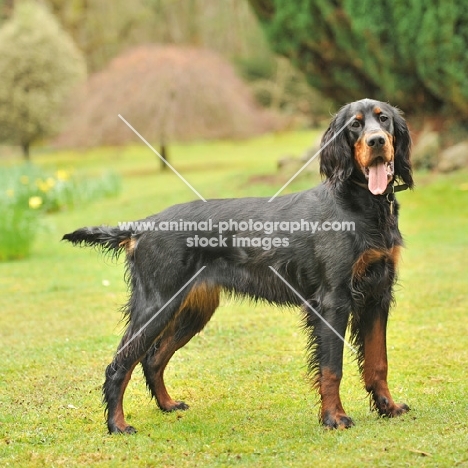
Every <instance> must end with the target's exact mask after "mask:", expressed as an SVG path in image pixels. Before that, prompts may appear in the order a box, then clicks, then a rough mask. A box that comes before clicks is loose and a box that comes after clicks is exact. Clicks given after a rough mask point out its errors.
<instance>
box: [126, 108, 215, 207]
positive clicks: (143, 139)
mask: <svg viewBox="0 0 468 468" xmlns="http://www.w3.org/2000/svg"><path fill="white" fill-rule="evenodd" d="M119 117H120V119H121V120H122V121H123V122H124V123H125V124H126V125H127V127H128V128H130V130H132V131H133V133H135V135H137V136H138V137H139V138H140V140H141V141H142V142H143V143H145V144H146V146H147V147H148V148H149V149H150V150H151V151H153V153H155V154H156V155H157V156H158V157H159V159H161V160H162V161H164V164H166V165H167V166H168V167H169V168H170V169H171V170H172V172H174V174H176V175H177V176H178V177H179V179H180V180H182V182H184V183H185V184H186V185H187V186H188V187H190V188H191V189H192V191H193V192H194V193H195V194H196V195H197V196H198V198H200V200H203V201H204V202H206V200H205V199H204V198H203V197H202V196H201V195H200V194H199V193H198V191H197V190H195V188H194V187H193V186H192V185H191V184H190V183H189V182H188V181H187V180H186V179H185V178H184V177H183V176H182V175H181V174H180V173H179V172H178V171H177V170H176V169H175V168H174V166H172V164H170V163H169V161H166V159H164V158H163V157H162V156H161V155H160V154H159V153H158V152H157V151H156V150H155V149H154V148H153V147H152V146H151V145H150V144H149V143H148V142H147V141H146V139H145V138H144V137H143V136H142V135H141V134H140V133H139V132H138V131H137V130H135V128H133V127H132V125H130V123H129V122H127V121H126V120H125V119H124V118H123V117H122V116H121V115H120V114H119Z"/></svg>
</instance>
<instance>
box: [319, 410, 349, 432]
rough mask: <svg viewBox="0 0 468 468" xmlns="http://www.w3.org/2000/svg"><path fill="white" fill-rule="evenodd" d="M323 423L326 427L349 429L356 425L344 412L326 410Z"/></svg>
mask: <svg viewBox="0 0 468 468" xmlns="http://www.w3.org/2000/svg"><path fill="white" fill-rule="evenodd" d="M322 424H323V426H324V427H325V428H326V429H349V428H350V427H352V426H354V422H353V420H352V419H351V418H350V417H349V416H347V415H346V414H344V413H339V412H335V413H332V412H331V411H326V412H325V414H324V415H323V416H322Z"/></svg>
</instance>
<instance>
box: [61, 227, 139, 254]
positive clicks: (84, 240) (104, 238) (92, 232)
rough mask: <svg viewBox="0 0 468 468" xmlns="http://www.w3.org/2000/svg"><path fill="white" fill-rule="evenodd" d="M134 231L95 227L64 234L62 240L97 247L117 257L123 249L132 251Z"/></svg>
mask: <svg viewBox="0 0 468 468" xmlns="http://www.w3.org/2000/svg"><path fill="white" fill-rule="evenodd" d="M133 235H134V231H133V230H131V229H125V230H122V229H120V228H118V227H110V226H96V227H85V228H81V229H77V230H76V231H74V232H71V233H69V234H65V235H64V236H63V238H62V240H66V241H69V242H71V243H72V244H73V245H83V244H84V245H90V246H93V247H98V248H99V249H101V250H102V251H103V252H104V253H109V254H111V255H112V256H115V257H117V256H118V255H119V254H120V252H121V251H122V250H123V249H127V251H128V250H129V249H132V250H133V247H134V238H133Z"/></svg>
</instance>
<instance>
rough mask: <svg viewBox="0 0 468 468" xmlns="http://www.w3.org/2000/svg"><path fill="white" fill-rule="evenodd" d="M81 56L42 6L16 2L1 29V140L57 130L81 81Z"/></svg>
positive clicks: (19, 140) (29, 138)
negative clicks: (64, 108) (67, 100)
mask: <svg viewBox="0 0 468 468" xmlns="http://www.w3.org/2000/svg"><path fill="white" fill-rule="evenodd" d="M85 74H86V68H85V63H84V59H83V57H82V55H81V53H80V52H79V51H78V49H77V48H76V47H75V45H74V44H73V42H72V40H71V39H70V38H69V37H68V35H67V34H66V33H65V32H64V31H63V30H62V29H61V28H60V26H59V25H58V23H57V22H56V20H55V18H54V17H53V16H52V15H51V14H50V13H49V12H48V11H47V10H46V9H45V8H44V7H42V6H41V5H40V4H38V3H35V2H28V1H25V2H18V3H17V5H16V6H15V10H14V14H13V17H12V18H11V19H10V20H8V21H7V22H5V23H4V24H3V26H2V28H1V29H0V140H1V141H5V142H9V143H13V144H19V145H21V147H22V150H23V154H24V157H25V158H26V159H29V157H30V146H31V143H32V142H33V141H35V140H37V139H38V138H43V137H46V136H48V135H50V134H52V133H53V132H54V131H56V130H57V127H58V122H59V121H60V110H61V106H62V105H63V101H64V99H65V98H66V96H67V95H68V93H69V92H70V90H71V88H72V87H73V86H74V85H75V83H77V82H78V81H79V80H81V79H84V77H85Z"/></svg>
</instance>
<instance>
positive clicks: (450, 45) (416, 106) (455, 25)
mask: <svg viewBox="0 0 468 468" xmlns="http://www.w3.org/2000/svg"><path fill="white" fill-rule="evenodd" d="M249 1H250V3H251V5H252V6H253V8H254V10H255V11H256V13H257V15H258V17H259V18H260V20H261V22H262V24H263V27H264V30H265V31H266V34H267V37H268V39H269V41H270V43H271V44H272V46H273V48H274V49H275V50H276V51H277V52H278V53H280V54H282V55H285V56H287V57H289V58H291V59H292V60H293V62H294V63H295V64H296V65H297V66H298V68H299V69H301V70H302V71H304V72H305V73H306V75H307V77H308V80H309V82H310V83H311V84H312V85H313V86H314V87H316V88H318V89H319V90H321V91H322V92H323V93H324V94H325V95H326V96H328V97H330V98H332V99H333V100H334V101H335V102H339V103H341V104H343V103H345V102H349V101H352V100H354V99H359V98H362V97H373V98H376V99H381V100H383V101H387V100H389V101H391V102H392V103H395V104H397V105H399V106H400V107H402V108H403V109H404V110H405V111H407V112H409V113H421V114H422V113H431V114H433V113H439V112H444V113H446V114H448V115H453V116H457V117H458V118H460V117H462V118H464V119H465V120H468V75H467V74H466V70H467V69H468V54H466V50H467V49H468V26H467V25H468V9H467V8H466V5H465V3H464V2H456V1H454V0H450V1H447V2H441V1H440V0H382V1H380V2H375V1H374V0H298V1H295V2H291V1H289V0H249Z"/></svg>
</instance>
